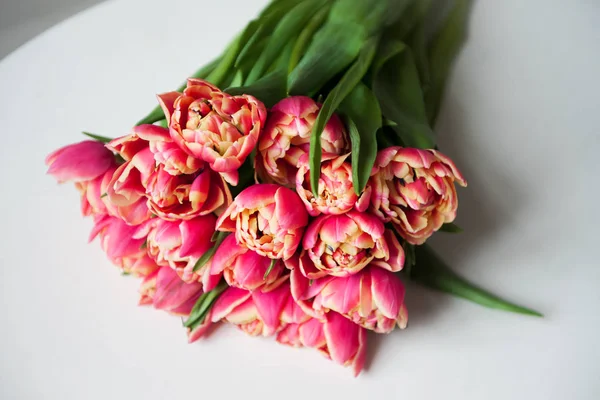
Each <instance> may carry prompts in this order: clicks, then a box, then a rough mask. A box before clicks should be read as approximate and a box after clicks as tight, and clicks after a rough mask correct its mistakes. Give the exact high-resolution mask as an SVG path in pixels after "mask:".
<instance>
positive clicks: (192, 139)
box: [158, 79, 267, 185]
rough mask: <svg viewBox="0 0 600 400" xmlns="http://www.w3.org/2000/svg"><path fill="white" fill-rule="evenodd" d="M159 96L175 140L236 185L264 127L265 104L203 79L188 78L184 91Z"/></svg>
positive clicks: (189, 152)
mask: <svg viewBox="0 0 600 400" xmlns="http://www.w3.org/2000/svg"><path fill="white" fill-rule="evenodd" d="M158 98H159V101H160V103H161V106H162V107H163V110H164V112H165V115H166V117H167V121H169V128H170V134H171V137H172V138H173V140H174V141H175V142H176V143H177V144H178V145H179V146H180V147H181V148H182V149H184V150H185V151H186V152H187V153H188V154H190V155H192V156H194V157H196V158H199V159H201V160H204V161H206V162H207V163H209V164H210V167H211V169H213V170H214V171H217V172H220V173H222V174H223V176H224V177H225V179H226V180H227V181H228V182H229V183H231V184H233V185H236V184H237V182H238V172H237V170H238V169H239V168H240V167H241V166H242V164H243V163H244V161H245V160H246V158H247V157H248V156H249V155H250V153H251V152H252V150H253V149H254V147H255V146H256V142H257V141H258V135H259V133H260V131H261V129H262V128H263V127H264V124H265V118H266V115H267V111H266V109H265V106H264V104H263V103H261V102H260V101H259V100H257V99H256V98H254V97H252V96H248V95H242V96H231V95H228V94H227V93H223V92H222V91H221V90H219V89H218V88H217V87H215V86H213V85H211V84H210V83H208V82H206V81H203V80H200V79H188V83H187V87H186V89H185V90H184V91H183V93H175V92H170V93H165V94H162V95H159V96H158Z"/></svg>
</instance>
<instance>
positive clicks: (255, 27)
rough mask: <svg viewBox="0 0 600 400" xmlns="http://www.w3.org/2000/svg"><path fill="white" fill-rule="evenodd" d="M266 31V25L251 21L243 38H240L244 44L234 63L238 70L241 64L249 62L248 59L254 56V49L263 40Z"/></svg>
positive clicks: (243, 33)
mask: <svg viewBox="0 0 600 400" xmlns="http://www.w3.org/2000/svg"><path fill="white" fill-rule="evenodd" d="M263 30H264V25H263V24H261V22H260V21H259V20H253V21H251V22H250V23H249V24H248V26H246V29H244V31H243V32H242V37H241V38H240V42H241V44H242V48H241V50H240V52H239V54H238V56H237V58H236V59H235V62H234V63H233V65H234V67H236V68H238V67H239V66H240V65H241V64H243V63H244V62H245V61H247V60H248V58H250V57H252V56H254V55H255V54H256V52H255V51H254V48H255V46H256V43H258V42H259V41H260V39H261V38H262V34H263Z"/></svg>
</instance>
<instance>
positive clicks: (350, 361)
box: [277, 311, 367, 376]
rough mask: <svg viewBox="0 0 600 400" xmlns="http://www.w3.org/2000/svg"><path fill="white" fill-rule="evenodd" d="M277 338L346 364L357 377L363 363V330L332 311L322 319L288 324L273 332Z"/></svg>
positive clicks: (281, 341)
mask: <svg viewBox="0 0 600 400" xmlns="http://www.w3.org/2000/svg"><path fill="white" fill-rule="evenodd" d="M277 341H278V342H280V343H283V344H287V345H290V346H293V347H311V348H314V349H317V350H319V351H320V352H321V353H323V354H324V355H325V356H326V357H327V358H330V359H332V360H333V361H334V362H336V363H338V364H340V365H343V366H349V367H351V368H352V371H353V372H354V376H357V375H358V374H359V373H360V371H361V370H362V369H363V366H364V364H365V356H366V352H367V348H366V345H367V333H366V331H365V329H363V328H361V327H360V326H358V325H356V324H355V323H353V322H352V321H350V320H348V319H346V318H344V317H342V316H341V315H340V314H338V313H336V312H333V311H331V312H329V313H327V315H326V316H325V319H324V321H321V320H318V319H315V318H311V319H309V320H308V321H305V322H302V323H299V324H298V323H296V324H288V325H286V326H285V328H283V330H281V331H280V332H279V333H278V334H277Z"/></svg>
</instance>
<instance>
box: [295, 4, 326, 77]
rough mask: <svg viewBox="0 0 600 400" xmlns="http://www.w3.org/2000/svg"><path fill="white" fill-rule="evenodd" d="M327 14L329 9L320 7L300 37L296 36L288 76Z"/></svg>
mask: <svg viewBox="0 0 600 400" xmlns="http://www.w3.org/2000/svg"><path fill="white" fill-rule="evenodd" d="M328 13H329V7H328V6H326V7H322V8H321V9H320V10H319V11H318V12H317V13H316V14H315V15H314V16H313V17H312V19H311V20H310V21H309V23H308V24H307V25H306V26H305V27H304V29H303V30H302V32H301V33H300V36H298V40H296V43H295V44H294V47H293V49H292V54H291V56H290V63H289V66H288V75H289V74H291V73H292V71H293V70H294V68H296V66H297V65H298V62H299V61H300V58H301V57H302V56H303V55H304V52H305V51H306V49H307V48H308V45H309V44H310V42H311V40H312V39H313V35H314V34H315V32H316V31H317V30H318V29H319V28H320V27H321V25H323V21H325V17H327V14H328Z"/></svg>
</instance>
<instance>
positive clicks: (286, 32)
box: [246, 0, 323, 85]
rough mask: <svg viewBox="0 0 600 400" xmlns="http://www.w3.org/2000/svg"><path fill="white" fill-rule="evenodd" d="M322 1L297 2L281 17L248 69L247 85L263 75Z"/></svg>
mask: <svg viewBox="0 0 600 400" xmlns="http://www.w3.org/2000/svg"><path fill="white" fill-rule="evenodd" d="M322 3H323V0H309V1H305V2H303V3H299V4H298V5H296V6H295V7H294V8H292V9H291V10H290V11H289V12H288V13H287V14H285V15H284V16H283V18H281V20H280V21H279V23H278V24H277V26H276V27H275V30H274V31H273V33H272V35H271V38H270V39H269V43H268V44H267V47H266V48H265V50H264V51H263V52H262V53H261V54H260V56H259V57H258V59H257V60H256V63H255V64H254V67H253V68H252V70H250V73H249V74H248V78H246V84H247V85H248V84H252V83H254V82H256V81H257V80H258V79H260V77H261V76H263V74H264V72H265V71H266V70H267V69H268V68H269V66H270V65H271V64H272V63H273V62H274V61H275V60H276V59H277V57H278V56H279V55H280V53H281V51H282V50H283V49H284V48H285V47H286V46H287V44H288V43H289V42H290V41H292V39H293V38H294V37H296V36H298V35H299V34H300V31H301V30H302V28H303V26H304V25H306V23H307V22H308V21H309V20H310V18H311V17H312V16H313V15H314V13H315V12H316V11H317V10H319V4H322Z"/></svg>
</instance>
